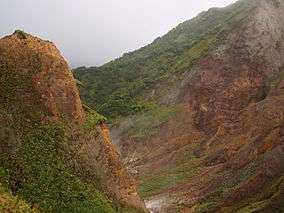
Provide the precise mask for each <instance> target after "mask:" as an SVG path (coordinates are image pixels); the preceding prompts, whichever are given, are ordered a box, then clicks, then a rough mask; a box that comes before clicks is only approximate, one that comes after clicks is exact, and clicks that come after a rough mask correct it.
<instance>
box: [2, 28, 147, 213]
mask: <svg viewBox="0 0 284 213" xmlns="http://www.w3.org/2000/svg"><path fill="white" fill-rule="evenodd" d="M0 103H1V105H0V124H1V127H0V141H1V144H0V154H1V157H2V155H3V156H4V155H6V154H9V156H10V158H13V159H17V155H18V154H17V150H18V149H19V148H20V147H21V146H22V144H21V143H22V139H21V136H22V135H23V134H24V133H25V131H27V130H28V129H30V128H35V127H36V126H37V125H42V124H49V123H51V122H61V123H64V124H65V126H66V134H67V135H66V136H67V138H68V144H67V147H66V153H65V155H66V161H67V162H66V163H67V164H69V165H75V169H76V171H77V172H78V173H79V175H81V177H82V178H85V179H87V180H89V181H93V183H95V185H96V186H97V187H98V188H100V189H101V190H102V191H103V192H105V193H106V194H108V196H109V197H110V198H111V199H112V200H113V201H115V202H118V203H120V204H122V205H123V206H124V207H125V206H126V207H134V208H135V209H139V210H141V211H144V210H145V207H144V203H143V202H142V201H141V200H140V198H139V196H138V194H137V192H136V185H135V182H134V180H133V178H132V177H131V176H130V175H128V174H127V172H126V169H125V168H124V167H123V165H122V163H121V162H120V160H119V155H118V154H117V153H116V151H115V150H114V148H113V147H112V143H111V141H110V137H109V132H108V128H107V126H106V125H105V124H103V123H102V122H98V124H97V125H96V123H95V124H94V126H92V127H91V129H89V130H87V131H86V130H84V131H83V129H84V124H85V123H86V113H85V112H84V111H83V107H82V103H81V100H80V97H79V93H78V89H77V87H76V82H75V80H74V78H73V75H72V73H71V71H70V68H69V66H68V64H67V63H66V61H65V60H64V58H63V57H62V56H61V54H60V52H59V51H58V49H57V48H56V47H55V45H54V44H52V43H51V42H49V41H43V40H41V39H39V38H37V37H34V36H31V35H29V34H27V33H25V32H22V31H16V32H15V33H14V34H12V35H10V36H6V37H4V38H2V39H0ZM58 143H59V142H58ZM73 155H75V157H74V158H72V157H73ZM77 157H78V158H77ZM12 169H15V170H17V168H12ZM17 172H21V171H20V170H19V171H17ZM47 178H48V177H47ZM97 180H98V181H99V182H95V181H97ZM35 184H36V183H35ZM15 190H16V189H15ZM94 193H95V192H94Z"/></svg>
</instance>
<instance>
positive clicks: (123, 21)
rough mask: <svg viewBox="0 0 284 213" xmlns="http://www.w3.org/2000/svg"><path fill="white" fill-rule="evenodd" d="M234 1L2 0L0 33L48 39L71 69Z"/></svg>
mask: <svg viewBox="0 0 284 213" xmlns="http://www.w3.org/2000/svg"><path fill="white" fill-rule="evenodd" d="M235 1H236V0H1V1H0V36H1V37H2V36H4V35H7V34H11V33H12V32H14V30H15V29H22V30H24V31H26V32H28V33H31V34H34V35H37V36H40V37H41V38H43V39H48V40H51V41H53V42H54V43H55V44H56V45H57V47H58V48H59V49H60V50H61V52H62V53H63V55H64V56H65V58H66V59H67V60H68V62H69V64H70V65H71V66H72V67H76V66H81V65H86V66H95V65H101V64H103V63H105V62H108V61H110V60H111V59H114V58H117V57H119V56H121V55H122V54H123V53H125V52H129V51H132V50H135V49H137V48H139V47H142V46H145V45H146V44H149V43H151V42H152V41H153V40H154V39H155V38H156V37H158V36H161V35H163V34H165V33H167V32H168V31H169V30H170V29H172V28H173V27H175V26H176V25H178V24H179V23H181V22H183V21H185V20H188V19H190V18H192V17H194V16H196V15H197V14H198V13H200V12H202V11H204V10H207V9H209V8H211V7H223V6H226V5H228V4H230V3H233V2H235Z"/></svg>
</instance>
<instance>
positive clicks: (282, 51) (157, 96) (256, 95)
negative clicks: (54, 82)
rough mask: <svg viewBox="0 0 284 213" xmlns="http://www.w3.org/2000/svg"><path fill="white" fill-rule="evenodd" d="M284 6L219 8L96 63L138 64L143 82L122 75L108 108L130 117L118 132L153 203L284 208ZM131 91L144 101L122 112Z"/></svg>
mask: <svg viewBox="0 0 284 213" xmlns="http://www.w3.org/2000/svg"><path fill="white" fill-rule="evenodd" d="M283 11H284V1H283V0H258V1H256V0H241V1H238V2H237V3H235V4H233V5H230V6H228V7H226V8H222V9H219V8H214V9H210V10H209V11H207V12H204V13H202V14H200V15H199V16H198V17H196V18H194V19H192V20H190V21H187V22H185V23H183V24H181V25H179V26H178V27H177V28H175V29H174V30H172V31H171V32H169V34H167V35H165V36H163V37H162V38H159V39H157V40H156V41H154V43H152V44H151V45H149V46H147V47H144V48H142V49H140V50H138V51H135V52H133V53H129V54H127V55H125V56H123V57H122V58H120V59H118V60H116V61H114V62H111V63H109V64H107V65H104V66H103V67H101V68H96V69H101V70H102V72H104V73H112V72H114V73H115V71H117V73H116V75H120V76H121V78H124V77H125V76H124V74H125V73H129V76H130V77H129V78H131V79H127V80H125V82H130V83H129V84H127V85H130V88H134V89H137V88H138V89H137V90H135V91H136V92H137V91H138V93H136V95H134V94H128V93H126V91H125V90H123V88H125V87H120V85H121V84H122V83H121V82H116V83H117V84H114V85H115V92H113V93H112V92H111V93H110V94H111V96H110V97H111V98H113V99H115V101H113V102H111V103H108V104H109V105H101V106H99V107H100V109H102V108H103V107H104V106H106V107H109V106H111V107H110V108H111V109H114V114H113V115H112V116H114V117H116V116H115V115H116V114H117V113H120V115H122V116H123V118H122V119H121V118H120V119H119V120H118V121H117V120H115V122H114V127H113V129H112V132H113V137H114V139H115V141H116V142H117V143H118V145H119V148H120V151H121V153H122V155H123V156H124V161H125V164H126V165H127V166H128V168H129V170H130V171H131V172H132V173H133V174H134V175H136V178H137V180H138V181H139V189H140V193H141V194H142V196H143V197H144V198H145V199H146V201H147V206H148V208H149V209H151V210H152V211H153V212H282V211H283V209H284V206H283V203H284V196H283V195H284V193H283V192H284V190H283V184H284V183H283V174H284V167H283V165H284V138H283V133H284V132H283V131H284V108H283V106H284V90H283V89H284V87H283V86H284V82H283V71H284V64H283V63H284V25H283V23H284V12H283ZM166 45H167V46H166ZM157 52H158V53H157ZM157 63H158V64H159V63H160V65H158V64H157ZM141 64H142V65H141ZM153 65H155V66H153ZM163 65H164V66H163ZM140 66H142V67H143V66H144V67H143V68H141V67H140ZM148 69H149V70H148ZM138 71H139V72H138ZM75 72H77V73H76V75H77V76H78V77H79V78H80V79H81V80H83V82H84V81H86V78H89V79H91V77H93V76H95V77H93V78H94V79H97V78H100V76H99V75H100V74H97V72H96V73H94V74H92V70H91V69H90V70H88V69H87V70H82V68H81V70H77V71H75ZM136 73H139V74H137V76H136ZM149 73H150V74H149ZM109 75H110V76H111V74H109ZM156 75H157V76H160V78H159V79H158V80H157V79H156V78H155V77H156ZM145 76H146V77H147V79H146V78H145V79H146V80H145V79H144V77H145ZM134 77H137V79H139V80H137V81H135V84H134V83H133V84H131V83H132V78H134ZM120 80H121V79H120ZM144 80H145V81H144ZM137 82H138V83H137ZM141 82H143V84H142V83H141ZM86 83H87V85H88V86H89V87H88V88H89V89H90V88H92V87H91V85H92V84H91V83H92V82H91V80H90V81H86ZM140 83H141V84H140ZM136 86H137V88H136ZM120 89H121V90H120ZM118 92H120V93H119V94H117V93H118ZM82 94H83V95H84V96H85V100H86V101H87V102H89V103H92V102H91V100H90V99H91V95H90V94H89V93H88V92H87V91H82ZM124 95H127V97H129V98H130V100H131V101H132V102H131V101H128V100H129V99H126V100H127V101H128V102H127V103H131V104H133V102H135V104H136V103H139V104H140V105H139V106H142V108H143V109H142V110H141V111H140V109H137V108H135V110H137V111H135V110H134V111H131V112H130V113H129V114H127V113H124V112H120V108H119V106H120V105H119V104H120V102H119V100H121V99H123V98H124V97H125V96H124ZM128 95H129V96H128ZM123 100H124V99H123ZM153 102H154V103H155V104H156V105H155V107H153V105H152V104H153ZM145 103H146V107H145V105H144V104H145ZM135 104H134V105H135ZM135 106H137V105H135ZM148 106H151V107H150V108H147V107H148ZM131 109H132V108H131ZM102 112H103V110H102Z"/></svg>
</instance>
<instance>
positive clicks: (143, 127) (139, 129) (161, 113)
mask: <svg viewBox="0 0 284 213" xmlns="http://www.w3.org/2000/svg"><path fill="white" fill-rule="evenodd" d="M175 112H176V110H175V108H174V107H157V106H153V107H151V110H149V111H146V112H144V113H139V114H137V115H133V116H131V117H128V118H122V119H120V120H117V121H116V122H117V123H120V128H121V133H122V134H123V135H125V136H126V135H131V136H132V137H134V138H143V137H149V136H151V135H153V134H154V133H156V132H157V130H158V126H159V125H160V124H162V123H163V122H165V121H167V120H168V119H169V118H171V117H173V116H174V115H175Z"/></svg>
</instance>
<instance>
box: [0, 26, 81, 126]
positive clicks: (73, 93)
mask: <svg viewBox="0 0 284 213" xmlns="http://www.w3.org/2000/svg"><path fill="white" fill-rule="evenodd" d="M0 63H1V66H2V69H1V76H3V77H7V81H9V80H11V81H16V82H11V84H12V85H11V87H14V88H11V89H13V91H11V92H13V93H14V94H11V95H15V98H16V100H17V101H18V103H20V104H22V105H23V106H22V108H24V107H26V108H27V109H26V110H25V111H26V112H27V113H28V115H27V117H28V116H30V117H32V116H31V114H33V113H34V112H32V111H34V110H37V111H42V113H43V115H42V116H41V117H40V119H41V120H46V121H47V120H56V119H61V118H63V117H65V118H67V119H69V120H70V121H78V122H82V121H83V119H84V112H83V109H82V104H81V101H80V97H79V93H78V89H77V87H76V83H75V81H74V78H73V76H72V73H71V71H70V68H69V66H68V65H67V63H66V61H65V60H64V58H63V57H62V56H61V54H60V52H59V51H58V49H57V48H56V47H55V46H54V44H52V43H51V42H48V41H43V40H41V39H38V38H36V37H33V36H31V35H28V34H26V33H24V32H20V31H16V32H15V33H14V34H13V35H11V36H7V37H5V38H3V39H1V40H0ZM9 77H10V79H8V78H9ZM7 81H6V82H7ZM13 84H15V85H13ZM16 84H22V85H16ZM35 106H37V107H38V108H37V109H35V108H33V107H35ZM29 111H30V112H29Z"/></svg>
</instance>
